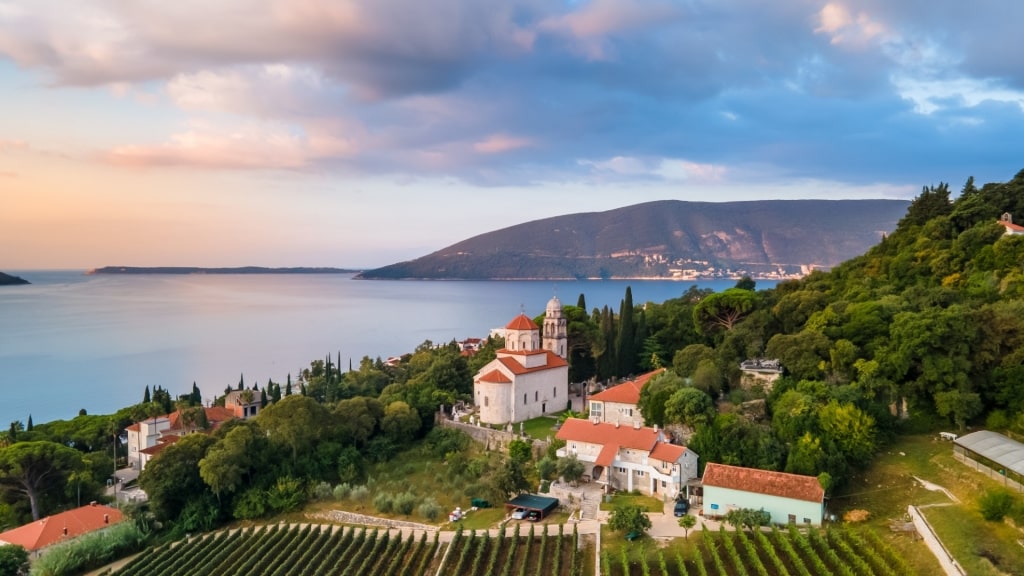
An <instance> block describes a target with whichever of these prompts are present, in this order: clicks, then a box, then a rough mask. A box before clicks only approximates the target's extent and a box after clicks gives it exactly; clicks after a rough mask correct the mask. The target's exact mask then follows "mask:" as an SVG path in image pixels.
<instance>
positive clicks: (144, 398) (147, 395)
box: [142, 384, 153, 404]
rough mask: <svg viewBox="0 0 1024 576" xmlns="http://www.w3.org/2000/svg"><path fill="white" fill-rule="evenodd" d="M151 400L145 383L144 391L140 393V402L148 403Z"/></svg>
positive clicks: (147, 385)
mask: <svg viewBox="0 0 1024 576" xmlns="http://www.w3.org/2000/svg"><path fill="white" fill-rule="evenodd" d="M152 401H153V400H152V399H151V398H150V396H149V384H146V393H145V394H143V395H142V403H143V404H149V403H150V402H152Z"/></svg>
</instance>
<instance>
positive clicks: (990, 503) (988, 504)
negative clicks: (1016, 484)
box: [979, 488, 1014, 522]
mask: <svg viewBox="0 0 1024 576" xmlns="http://www.w3.org/2000/svg"><path fill="white" fill-rule="evenodd" d="M979 505H980V506H981V515H982V517H984V518H985V520H988V521H989V522H998V521H1001V520H1002V519H1003V517H1004V516H1006V515H1007V514H1009V513H1010V511H1011V510H1013V505H1014V500H1013V494H1011V493H1010V491H1009V490H1006V489H1004V488H996V489H994V490H988V491H986V492H985V494H983V495H982V497H981V499H980V500H979Z"/></svg>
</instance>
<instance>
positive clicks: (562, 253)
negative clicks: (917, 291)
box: [360, 200, 908, 279]
mask: <svg viewBox="0 0 1024 576" xmlns="http://www.w3.org/2000/svg"><path fill="white" fill-rule="evenodd" d="M907 204H908V203H907V202H905V201H902V200H837V201H829V200H760V201H752V202H721V203H713V202H682V201H677V200H665V201H658V202H648V203H644V204H637V205H634V206H628V207H625V208H618V209H615V210H609V211H607V212H592V213H583V214H570V215H566V216H557V217H554V218H546V219H543V220H535V221H533V222H527V223H525V224H519V225H517V226H512V227H509V228H504V229H502V230H497V231H494V232H489V233H487V234H481V235H479V236H475V237H473V238H470V239H468V240H464V241H462V242H459V243H457V244H453V245H452V246H449V247H447V248H444V249H441V250H438V251H437V252H434V253H433V254H430V255H427V256H423V257H422V258H418V259H416V260H412V261H408V262H402V263H398V264H392V265H390V266H385V267H383V268H378V269H376V270H371V271H368V272H364V273H363V274H362V275H361V276H360V277H362V278H375V279H397V278H436V279H446V278H452V279H456V278H458V279H472V278H475V279H498V278H500V279H516V278H518V279H531V278H545V279H553V278H672V277H681V278H722V277H726V278H728V277H739V276H742V275H751V276H757V277H769V276H774V277H783V276H787V275H798V274H800V273H802V272H805V271H807V270H808V269H810V268H829V267H832V266H834V265H836V264H839V263H840V262H842V261H844V260H847V259H849V258H852V257H854V256H858V255H860V254H863V253H864V252H865V251H867V249H868V248H870V247H871V246H874V245H875V244H877V243H878V241H879V240H880V239H881V238H882V236H883V235H884V234H886V233H888V232H890V231H892V230H893V229H894V228H895V227H896V222H897V220H899V218H900V217H901V216H902V215H903V213H904V212H905V211H906V209H907Z"/></svg>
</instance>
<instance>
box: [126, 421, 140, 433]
mask: <svg viewBox="0 0 1024 576" xmlns="http://www.w3.org/2000/svg"><path fill="white" fill-rule="evenodd" d="M125 430H127V431H130V432H140V431H141V430H142V424H140V423H138V422H136V423H135V424H132V425H131V426H127V427H125Z"/></svg>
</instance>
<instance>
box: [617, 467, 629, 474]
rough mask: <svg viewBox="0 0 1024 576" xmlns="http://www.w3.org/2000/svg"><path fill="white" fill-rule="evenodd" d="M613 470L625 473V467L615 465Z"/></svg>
mask: <svg viewBox="0 0 1024 576" xmlns="http://www.w3.org/2000/svg"><path fill="white" fill-rule="evenodd" d="M615 471H616V472H618V473H619V474H625V473H626V469H625V468H623V467H621V466H616V467H615Z"/></svg>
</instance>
